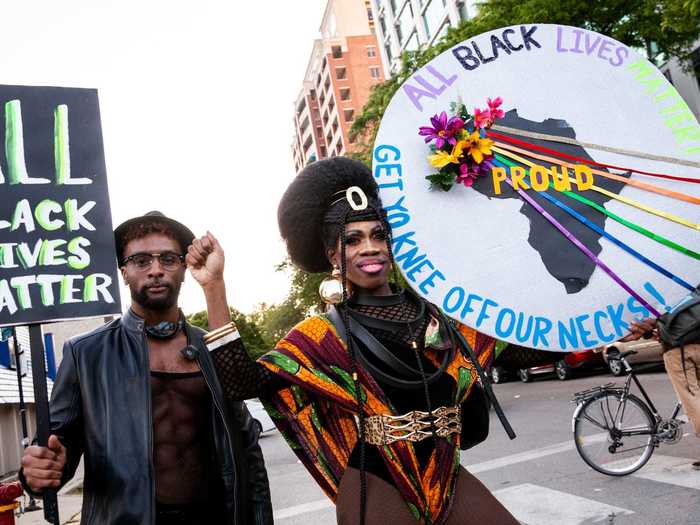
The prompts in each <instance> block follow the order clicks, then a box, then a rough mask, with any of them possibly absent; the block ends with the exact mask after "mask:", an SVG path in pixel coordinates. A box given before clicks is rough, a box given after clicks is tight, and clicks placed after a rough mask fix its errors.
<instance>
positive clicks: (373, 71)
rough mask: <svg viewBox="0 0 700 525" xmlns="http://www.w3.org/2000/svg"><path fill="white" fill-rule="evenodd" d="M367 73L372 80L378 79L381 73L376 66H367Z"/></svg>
mask: <svg viewBox="0 0 700 525" xmlns="http://www.w3.org/2000/svg"><path fill="white" fill-rule="evenodd" d="M369 75H370V76H371V77H372V78H373V79H374V80H379V79H380V78H381V77H382V74H381V72H380V71H379V68H378V67H377V66H372V67H371V68H369Z"/></svg>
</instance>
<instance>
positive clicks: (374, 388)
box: [259, 317, 494, 525]
mask: <svg viewBox="0 0 700 525" xmlns="http://www.w3.org/2000/svg"><path fill="white" fill-rule="evenodd" d="M460 331H462V333H463V334H464V336H465V338H466V339H467V341H468V342H469V344H471V345H472V348H473V349H474V351H475V352H476V354H477V355H478V356H479V362H480V363H481V364H482V366H486V365H487V364H488V362H489V361H490V360H491V358H492V356H493V348H494V340H493V339H492V338H490V337H488V336H485V335H483V334H480V333H478V332H476V331H474V330H471V329H469V328H467V327H464V326H460ZM435 346H440V345H438V344H436V345H435ZM442 346H443V347H444V345H442ZM445 351H448V350H438V349H436V348H434V347H433V346H430V347H427V348H426V350H425V352H426V354H425V355H426V357H428V359H430V360H431V361H432V362H433V363H434V364H435V366H439V365H440V363H441V362H442V357H443V356H444V354H442V352H445ZM259 362H260V363H262V364H263V365H264V366H265V367H266V368H268V369H269V370H270V371H272V372H273V373H275V374H278V375H279V376H280V377H281V378H283V379H284V380H285V381H286V382H288V383H289V384H290V386H289V387H288V388H284V389H282V390H279V391H277V392H275V393H274V394H273V395H272V396H270V397H269V398H268V399H266V400H265V407H266V409H267V410H268V413H269V414H270V416H272V418H273V420H274V421H275V424H276V425H277V427H278V428H279V430H280V431H281V432H282V435H283V436H284V438H285V439H286V440H287V443H288V444H289V445H290V447H291V448H292V450H293V451H294V453H295V454H296V455H297V456H298V457H299V459H300V460H301V462H302V463H303V464H304V466H305V467H306V468H307V470H308V471H309V472H310V473H311V475H312V476H313V477H314V479H315V480H316V482H317V483H318V484H319V486H320V487H321V488H322V489H323V491H324V492H325V493H326V494H327V495H328V497H330V498H331V499H332V500H333V501H335V500H336V497H337V495H338V486H339V484H340V480H341V478H342V477H343V473H344V472H345V469H346V467H347V464H348V458H349V457H350V454H351V452H352V451H353V449H354V447H355V444H356V443H357V440H358V430H357V425H356V423H355V415H356V414H357V411H358V405H357V403H356V397H355V388H354V383H353V380H352V373H351V362H350V356H349V354H348V351H347V349H346V346H345V344H344V343H343V341H342V340H341V339H340V338H338V336H337V334H336V331H335V327H334V326H333V324H332V323H331V322H330V321H329V320H328V319H326V318H325V317H311V318H309V319H306V320H305V321H302V322H301V323H299V324H298V325H297V326H296V327H295V328H293V329H292V330H291V331H290V332H289V334H287V336H286V337H285V338H284V339H282V340H281V341H280V342H279V343H278V345H277V347H276V348H275V350H273V351H271V352H268V353H267V354H265V355H264V356H262V357H261V358H260V360H259ZM447 373H449V374H450V375H451V376H452V377H453V378H454V380H455V382H456V385H457V387H456V388H455V394H454V396H455V397H454V404H455V405H456V404H461V403H462V402H463V401H464V400H465V399H466V398H467V396H468V395H469V393H470V392H471V387H472V385H473V384H474V381H475V380H476V377H477V374H476V370H475V369H474V367H473V366H472V364H471V362H470V361H469V359H468V357H465V356H463V355H462V353H461V352H455V353H454V358H453V360H452V362H451V363H450V364H449V366H448V368H447ZM358 377H359V382H360V385H361V391H362V399H363V408H364V411H365V414H366V415H367V416H373V415H379V414H392V415H397V414H396V412H395V410H394V409H393V407H392V406H391V403H390V402H389V400H388V399H387V398H386V396H385V395H384V393H383V392H382V389H381V388H380V387H379V386H378V384H377V383H376V382H375V380H374V379H373V378H372V376H371V375H370V374H369V373H368V372H367V371H366V370H364V369H363V368H362V367H361V366H360V365H359V364H358ZM466 417H467V418H468V415H467V416H466ZM463 421H468V419H466V420H465V419H463ZM380 453H381V455H382V457H383V459H384V461H385V463H386V465H387V468H388V470H389V472H390V474H391V476H392V478H393V480H394V484H395V485H396V487H397V488H398V490H399V491H400V493H401V494H402V496H403V498H404V500H405V501H406V504H407V505H408V507H409V509H410V510H411V512H412V513H413V515H414V516H415V517H416V521H417V522H421V523H424V524H426V525H428V524H430V525H439V524H440V523H443V522H444V520H446V518H447V516H448V514H449V509H450V505H451V503H452V494H453V492H454V487H455V484H456V481H457V472H458V468H459V436H458V435H455V434H452V435H451V436H450V437H448V438H438V439H437V440H436V447H435V450H434V451H433V452H432V454H431V456H430V457H429V459H428V461H427V463H426V465H425V466H424V467H423V469H421V468H420V466H419V463H418V459H417V457H416V454H415V451H414V448H413V444H412V443H411V442H410V441H396V442H394V443H392V444H391V445H385V446H383V447H382V448H381V449H380Z"/></svg>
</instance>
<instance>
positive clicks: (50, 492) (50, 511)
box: [29, 324, 60, 525]
mask: <svg viewBox="0 0 700 525" xmlns="http://www.w3.org/2000/svg"><path fill="white" fill-rule="evenodd" d="M29 346H30V348H31V355H32V379H33V381H34V408H35V410H36V435H37V442H38V445H39V446H40V447H46V446H48V443H49V433H50V432H51V424H50V419H49V418H50V413H49V396H48V390H47V388H46V361H45V351H44V337H43V336H42V333H41V325H40V324H30V325H29ZM43 499H44V519H45V520H46V521H47V522H49V523H52V524H53V525H59V523H60V521H59V518H58V498H57V491H56V490H54V489H46V490H44V492H43Z"/></svg>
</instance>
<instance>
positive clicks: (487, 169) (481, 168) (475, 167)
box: [455, 159, 493, 187]
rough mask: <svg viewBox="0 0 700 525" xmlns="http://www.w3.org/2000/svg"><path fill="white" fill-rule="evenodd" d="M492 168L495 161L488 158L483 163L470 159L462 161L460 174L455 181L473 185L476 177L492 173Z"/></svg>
mask: <svg viewBox="0 0 700 525" xmlns="http://www.w3.org/2000/svg"><path fill="white" fill-rule="evenodd" d="M492 168H493V163H492V162H491V161H490V160H488V159H485V160H484V161H483V162H482V163H481V164H476V163H474V162H469V161H467V162H463V163H460V165H459V174H458V175H457V176H456V177H455V182H457V184H464V185H465V186H467V187H471V186H472V185H473V184H474V182H476V179H478V178H479V177H483V176H485V175H488V174H489V173H491V169H492Z"/></svg>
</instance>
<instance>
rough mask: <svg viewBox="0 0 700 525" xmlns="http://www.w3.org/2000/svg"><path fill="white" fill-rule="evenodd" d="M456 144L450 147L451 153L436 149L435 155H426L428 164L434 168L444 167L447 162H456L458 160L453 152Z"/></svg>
mask: <svg viewBox="0 0 700 525" xmlns="http://www.w3.org/2000/svg"><path fill="white" fill-rule="evenodd" d="M456 147H457V146H455V147H454V148H452V153H447V152H446V151H441V150H438V151H437V152H436V153H435V155H428V161H429V162H430V165H431V166H433V167H434V168H444V167H445V166H447V165H448V164H458V163H459V161H458V160H457V157H456V156H455V154H454V152H455V149H456Z"/></svg>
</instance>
